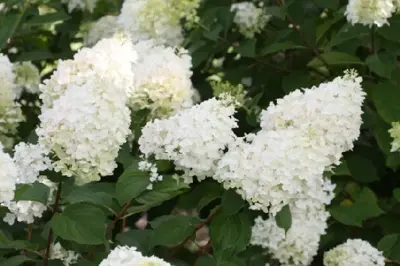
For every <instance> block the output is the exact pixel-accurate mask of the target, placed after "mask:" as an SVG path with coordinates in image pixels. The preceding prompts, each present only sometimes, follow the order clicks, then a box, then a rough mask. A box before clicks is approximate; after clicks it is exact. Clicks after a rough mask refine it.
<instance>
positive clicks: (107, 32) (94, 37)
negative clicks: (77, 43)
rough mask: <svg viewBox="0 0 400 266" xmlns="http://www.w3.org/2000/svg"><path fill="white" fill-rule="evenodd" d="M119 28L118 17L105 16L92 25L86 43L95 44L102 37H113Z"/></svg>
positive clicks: (87, 44)
mask: <svg viewBox="0 0 400 266" xmlns="http://www.w3.org/2000/svg"><path fill="white" fill-rule="evenodd" d="M117 30H118V28H117V17H116V16H104V17H102V18H100V19H99V20H97V21H96V22H94V23H93V24H91V25H90V29H89V32H88V34H87V36H85V39H84V43H85V45H86V46H93V45H95V44H96V43H97V42H98V41H100V40H101V39H104V38H110V37H112V36H113V35H114V34H115V33H116V32H117Z"/></svg>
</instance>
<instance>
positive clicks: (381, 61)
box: [365, 53, 397, 79]
mask: <svg viewBox="0 0 400 266" xmlns="http://www.w3.org/2000/svg"><path fill="white" fill-rule="evenodd" d="M365 63H366V64H367V65H368V67H369V68H370V69H371V70H372V71H373V72H375V73H376V74H377V75H379V76H381V77H384V78H388V79H390V78H391V77H392V73H393V71H395V69H396V63H397V61H396V56H395V55H393V54H389V53H380V54H372V55H370V56H369V57H367V59H366V60H365Z"/></svg>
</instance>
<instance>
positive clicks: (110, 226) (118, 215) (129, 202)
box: [105, 201, 131, 237]
mask: <svg viewBox="0 0 400 266" xmlns="http://www.w3.org/2000/svg"><path fill="white" fill-rule="evenodd" d="M129 205H131V201H128V202H127V203H125V205H124V206H123V207H122V209H121V211H120V212H119V213H117V215H115V218H114V220H113V221H112V222H111V223H110V224H109V225H108V226H107V229H106V233H105V235H106V237H107V236H108V235H109V234H110V233H111V231H112V230H113V228H114V226H115V224H116V223H117V222H118V220H119V219H121V217H122V216H123V215H124V214H125V212H126V210H127V209H128V208H129Z"/></svg>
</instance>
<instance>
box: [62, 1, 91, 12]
mask: <svg viewBox="0 0 400 266" xmlns="http://www.w3.org/2000/svg"><path fill="white" fill-rule="evenodd" d="M97 1H98V0H61V3H64V4H68V11H69V12H72V11H73V10H75V9H78V10H88V11H89V12H93V10H94V8H95V7H96V4H97Z"/></svg>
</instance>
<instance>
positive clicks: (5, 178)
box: [0, 142, 18, 202]
mask: <svg viewBox="0 0 400 266" xmlns="http://www.w3.org/2000/svg"><path fill="white" fill-rule="evenodd" d="M17 175H18V173H17V167H16V165H15V164H14V162H13V160H12V159H11V157H10V155H8V154H7V153H5V152H4V151H3V144H1V142H0V180H1V182H0V202H3V201H9V200H12V199H13V198H14V191H15V183H16V180H17Z"/></svg>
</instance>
